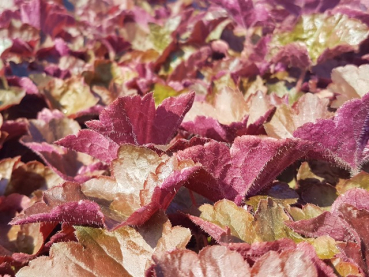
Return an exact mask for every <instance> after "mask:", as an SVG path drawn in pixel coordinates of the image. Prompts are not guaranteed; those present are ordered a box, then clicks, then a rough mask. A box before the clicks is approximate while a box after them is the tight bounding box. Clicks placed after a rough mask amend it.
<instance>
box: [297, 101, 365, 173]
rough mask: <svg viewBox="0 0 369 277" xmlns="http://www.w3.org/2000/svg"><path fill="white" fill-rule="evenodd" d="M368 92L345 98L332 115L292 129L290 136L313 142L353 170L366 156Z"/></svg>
mask: <svg viewBox="0 0 369 277" xmlns="http://www.w3.org/2000/svg"><path fill="white" fill-rule="evenodd" d="M368 114H369V94H366V95H365V96H363V98H362V99H357V100H356V99H355V100H351V101H348V102H347V103H346V104H345V105H343V106H342V107H341V108H340V109H338V111H337V112H336V116H335V117H334V119H324V120H318V121H317V122H316V123H306V124H305V125H303V126H301V127H300V128H298V129H297V130H296V131H295V132H294V134H293V135H294V137H296V138H301V139H304V140H309V141H313V142H317V143H318V145H319V146H320V147H321V148H322V150H321V151H324V150H325V149H326V150H325V151H326V152H327V153H325V154H326V155H328V156H333V158H334V160H335V161H336V163H338V164H339V165H341V166H344V167H346V168H351V170H352V173H353V174H355V173H357V172H358V171H359V170H360V168H361V166H362V165H363V163H365V162H366V161H367V160H368V159H369V155H368V150H367V147H366V146H367V143H368V140H369V132H368V130H369V129H368V127H367V125H368V118H369V116H368Z"/></svg>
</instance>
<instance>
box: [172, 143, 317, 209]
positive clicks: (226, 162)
mask: <svg viewBox="0 0 369 277" xmlns="http://www.w3.org/2000/svg"><path fill="white" fill-rule="evenodd" d="M310 147H311V144H310V143H306V142H304V141H301V140H296V139H283V140H277V139H273V138H268V137H256V136H242V137H237V138H236V139H235V141H234V143H233V145H232V147H231V149H229V148H228V146H227V145H226V144H224V143H220V142H214V141H213V142H209V143H206V144H205V145H204V146H202V145H199V146H194V147H190V148H187V149H186V150H184V151H180V152H179V153H178V155H179V157H181V158H185V159H192V160H193V161H195V162H199V163H201V164H202V166H203V167H204V169H205V170H206V171H207V172H208V173H209V174H210V176H208V177H205V176H201V178H197V179H195V180H191V181H192V182H190V183H189V184H188V185H187V187H188V188H189V189H191V190H193V191H195V192H197V193H199V194H201V195H203V196H205V197H207V198H209V199H211V200H212V201H217V200H220V199H223V198H226V199H229V200H233V201H235V202H236V203H238V204H239V203H241V202H242V200H243V198H244V196H245V195H246V196H252V195H255V194H256V193H257V192H259V191H260V190H262V189H264V188H266V187H267V186H269V185H270V184H271V182H272V181H273V180H274V179H275V178H276V177H277V176H278V175H279V174H280V173H281V172H282V171H283V170H284V169H285V168H286V167H287V166H289V165H291V164H292V163H293V162H295V161H296V160H298V159H300V158H302V157H304V156H305V155H306V154H307V153H308V151H309V149H310Z"/></svg>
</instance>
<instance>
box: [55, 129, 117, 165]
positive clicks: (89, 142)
mask: <svg viewBox="0 0 369 277" xmlns="http://www.w3.org/2000/svg"><path fill="white" fill-rule="evenodd" d="M56 144H58V145H63V146H64V147H67V148H70V149H73V150H75V151H79V152H83V153H88V154H89V155H91V156H92V157H94V158H97V159H99V160H100V161H103V162H106V163H110V162H111V161H112V160H114V159H115V158H116V157H117V152H118V148H119V145H118V144H117V143H115V142H114V141H112V140H110V139H109V138H107V137H104V136H103V135H101V134H99V133H97V132H96V131H93V130H81V131H79V133H78V134H77V135H69V136H67V137H65V138H63V139H60V140H58V141H57V142H56Z"/></svg>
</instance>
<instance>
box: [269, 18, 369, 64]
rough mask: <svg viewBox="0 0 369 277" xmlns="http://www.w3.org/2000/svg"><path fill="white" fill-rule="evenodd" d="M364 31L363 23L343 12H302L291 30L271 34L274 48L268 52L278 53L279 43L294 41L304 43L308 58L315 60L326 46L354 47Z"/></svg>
mask: <svg viewBox="0 0 369 277" xmlns="http://www.w3.org/2000/svg"><path fill="white" fill-rule="evenodd" d="M368 34H369V32H368V27H367V26H366V25H365V24H364V23H362V22H361V21H360V20H357V19H353V18H349V17H348V16H347V15H343V14H339V13H337V14H334V15H327V14H312V15H303V16H302V17H301V19H300V21H299V22H298V23H297V24H296V26H295V28H294V29H293V30H292V31H290V32H285V33H281V34H277V35H275V36H274V37H273V40H272V43H271V45H274V46H275V48H274V49H272V54H275V53H276V52H278V51H279V48H280V47H281V46H285V45H287V44H289V43H292V42H298V43H301V44H303V45H305V46H306V48H307V50H308V53H309V55H310V58H311V60H312V61H313V62H315V63H316V61H317V59H318V57H319V56H320V55H321V54H322V53H323V52H324V51H325V50H326V49H327V48H330V49H332V48H334V47H336V46H339V45H351V46H358V45H359V44H360V43H361V42H362V41H363V40H364V39H365V38H366V37H367V36H368Z"/></svg>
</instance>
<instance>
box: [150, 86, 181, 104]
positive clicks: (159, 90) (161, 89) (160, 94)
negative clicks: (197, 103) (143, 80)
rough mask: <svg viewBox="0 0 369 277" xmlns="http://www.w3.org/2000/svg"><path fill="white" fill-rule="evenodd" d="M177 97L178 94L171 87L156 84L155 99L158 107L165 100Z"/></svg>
mask: <svg viewBox="0 0 369 277" xmlns="http://www.w3.org/2000/svg"><path fill="white" fill-rule="evenodd" d="M177 95H178V92H177V91H176V90H175V89H173V88H172V87H170V86H166V85H162V84H159V83H156V84H155V85H154V99H155V104H156V105H160V104H161V102H163V101H164V99H165V98H168V97H172V96H177Z"/></svg>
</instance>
